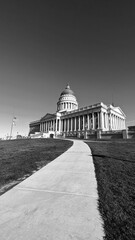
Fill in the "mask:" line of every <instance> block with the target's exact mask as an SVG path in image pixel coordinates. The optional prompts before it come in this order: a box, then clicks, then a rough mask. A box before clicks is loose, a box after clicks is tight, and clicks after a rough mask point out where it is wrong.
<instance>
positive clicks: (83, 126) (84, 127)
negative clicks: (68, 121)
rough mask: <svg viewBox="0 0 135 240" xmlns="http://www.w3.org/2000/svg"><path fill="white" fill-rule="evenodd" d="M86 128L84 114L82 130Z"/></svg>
mask: <svg viewBox="0 0 135 240" xmlns="http://www.w3.org/2000/svg"><path fill="white" fill-rule="evenodd" d="M84 129H85V122H84V115H83V129H82V130H84Z"/></svg>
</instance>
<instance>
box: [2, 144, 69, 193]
mask: <svg viewBox="0 0 135 240" xmlns="http://www.w3.org/2000/svg"><path fill="white" fill-rule="evenodd" d="M72 144H73V143H72V142H71V141H67V140H66V141H65V140H59V139H19V140H9V141H0V195H1V194H3V193H4V192H5V191H7V190H8V189H10V188H11V187H13V186H14V185H15V184H17V183H19V182H20V181H22V180H23V179H25V178H26V177H28V176H30V175H31V174H32V173H33V172H34V171H37V170H38V169H40V168H41V167H43V166H45V165H46V164H47V163H49V162H51V161H52V160H54V159H55V158H56V157H58V156H59V155H60V154H62V153H63V152H65V151H66V150H67V149H68V148H69V147H71V146H72Z"/></svg>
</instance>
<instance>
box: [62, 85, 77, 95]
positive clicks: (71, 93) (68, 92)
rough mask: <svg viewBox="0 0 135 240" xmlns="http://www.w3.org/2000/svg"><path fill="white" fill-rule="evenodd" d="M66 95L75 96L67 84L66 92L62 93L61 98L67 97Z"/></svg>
mask: <svg viewBox="0 0 135 240" xmlns="http://www.w3.org/2000/svg"><path fill="white" fill-rule="evenodd" d="M65 94H70V95H74V92H73V91H72V90H71V89H70V86H69V84H67V86H66V88H65V89H64V91H63V92H62V93H61V96H62V95H65Z"/></svg>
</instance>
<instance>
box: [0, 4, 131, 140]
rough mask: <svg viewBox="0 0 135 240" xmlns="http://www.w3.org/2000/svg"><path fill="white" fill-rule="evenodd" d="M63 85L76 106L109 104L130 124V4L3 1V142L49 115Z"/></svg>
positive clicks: (0, 122) (0, 50) (0, 33)
mask: <svg viewBox="0 0 135 240" xmlns="http://www.w3.org/2000/svg"><path fill="white" fill-rule="evenodd" d="M67 83H69V84H70V86H71V89H72V90H73V91H74V92H75V95H76V97H77V100H78V102H79V106H80V107H82V106H88V105H91V104H94V103H98V102H101V101H102V102H104V103H105V104H110V103H112V101H113V102H114V104H115V105H116V106H120V107H121V108H122V110H123V111H124V112H125V114H126V116H127V123H128V125H132V124H135V111H134V109H135V107H134V105H135V98H134V90H135V2H134V1H118V0H117V1H109V0H106V1H103V0H102V1H101V0H100V1H96V0H88V1H86V0H82V1H80V0H76V1H75V0H72V1H69V0H68V1H64V0H62V1H57V0H55V1H54V0H53V1H51V0H45V1H39V0H38V1H29V0H27V1H24V0H23V1H18V0H16V1H14V0H12V1H11V0H10V1H6V0H5V1H1V2H0V132H1V135H3V136H4V135H6V134H7V133H8V134H9V132H10V126H11V121H12V117H13V116H16V117H17V119H18V120H17V122H16V126H15V127H14V134H16V133H17V132H19V133H20V134H23V133H24V134H27V133H28V124H29V122H30V121H33V120H36V119H39V118H40V117H42V116H43V115H45V114H46V113H47V112H50V113H54V112H55V111H56V103H57V101H58V98H59V96H60V93H61V92H62V90H63V89H64V88H65V86H66V84H67ZM1 135H0V136H1Z"/></svg>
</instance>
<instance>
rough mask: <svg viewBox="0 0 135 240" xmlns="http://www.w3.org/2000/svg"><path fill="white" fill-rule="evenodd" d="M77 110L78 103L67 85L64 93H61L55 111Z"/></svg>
mask: <svg viewBox="0 0 135 240" xmlns="http://www.w3.org/2000/svg"><path fill="white" fill-rule="evenodd" d="M75 109H78V102H77V100H76V97H75V95H74V92H73V91H72V90H71V89H70V86H69V85H67V86H66V88H65V89H64V91H63V92H62V93H61V95H60V98H59V101H58V103H57V111H58V112H63V111H72V110H75Z"/></svg>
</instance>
